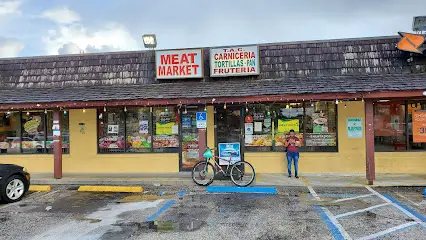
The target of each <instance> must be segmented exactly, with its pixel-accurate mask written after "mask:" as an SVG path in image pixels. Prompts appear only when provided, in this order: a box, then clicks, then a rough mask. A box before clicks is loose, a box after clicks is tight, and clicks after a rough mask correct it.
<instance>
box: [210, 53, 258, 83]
mask: <svg viewBox="0 0 426 240" xmlns="http://www.w3.org/2000/svg"><path fill="white" fill-rule="evenodd" d="M259 69H260V68H259V48H258V46H246V47H230V48H212V49H210V76H211V77H225V76H247V75H259V73H260V70H259Z"/></svg>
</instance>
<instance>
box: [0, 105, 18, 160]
mask: <svg viewBox="0 0 426 240" xmlns="http://www.w3.org/2000/svg"><path fill="white" fill-rule="evenodd" d="M20 117H21V115H20V113H19V112H7V113H0V154H6V153H20V152H21V138H20V136H21V127H20Z"/></svg>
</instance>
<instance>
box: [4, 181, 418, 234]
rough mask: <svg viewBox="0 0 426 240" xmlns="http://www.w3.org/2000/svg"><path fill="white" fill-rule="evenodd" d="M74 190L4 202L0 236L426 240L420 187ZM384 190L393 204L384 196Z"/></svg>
mask: <svg viewBox="0 0 426 240" xmlns="http://www.w3.org/2000/svg"><path fill="white" fill-rule="evenodd" d="M75 189H76V188H75V186H56V187H54V188H53V189H52V191H51V192H47V193H46V192H39V193H31V194H28V195H27V196H26V197H25V198H24V199H23V200H22V201H21V202H18V203H14V204H8V205H5V204H0V239H2V240H3V239H5V240H8V239H52V240H57V239H61V240H62V239H65V240H66V239H79V240H80V239H87V240H91V239H102V240H106V239H111V240H113V239H135V240H136V239H200V238H202V239H245V240H249V239H339V237H341V236H342V235H343V237H346V238H348V239H350V238H351V239H358V238H362V237H366V236H369V237H370V239H375V235H374V234H379V236H380V237H381V238H380V239H425V237H424V236H425V235H426V222H425V221H426V218H424V216H426V201H425V200H424V198H423V196H422V192H423V188H421V187H401V188H396V187H395V188H392V187H389V188H374V189H373V190H374V191H375V192H377V193H378V195H377V194H373V193H372V192H371V191H370V190H369V189H367V188H326V187H324V188H313V189H312V190H313V191H314V194H312V191H310V190H309V189H308V188H307V187H278V188H277V192H278V194H276V195H269V194H252V193H225V194H223V193H221V194H215V193H206V191H205V188H202V187H197V186H193V187H188V186H185V187H177V186H160V187H158V186H144V190H145V192H144V193H143V194H130V193H87V192H84V193H83V192H77V191H76V190H75ZM182 190H184V194H182ZM314 195H315V196H314ZM383 196H385V197H383ZM381 197H382V198H381ZM386 197H389V199H392V201H396V204H392V203H391V202H390V200H389V201H388V202H386V199H387V198H386ZM383 198H384V199H385V200H384V199H383ZM341 199H344V200H341ZM395 206H396V207H395ZM398 206H402V207H400V209H401V208H402V209H405V210H400V209H398ZM327 214H328V215H327ZM333 219H335V220H336V222H337V225H338V226H337V225H336V222H334V223H333ZM336 229H337V230H336Z"/></svg>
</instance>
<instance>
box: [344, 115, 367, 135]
mask: <svg viewBox="0 0 426 240" xmlns="http://www.w3.org/2000/svg"><path fill="white" fill-rule="evenodd" d="M346 127H347V129H348V138H362V132H363V127H362V118H348V119H347V120H346Z"/></svg>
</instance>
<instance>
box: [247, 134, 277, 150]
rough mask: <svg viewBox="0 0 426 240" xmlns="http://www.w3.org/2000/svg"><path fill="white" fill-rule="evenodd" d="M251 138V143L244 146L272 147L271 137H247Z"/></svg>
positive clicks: (266, 135)
mask: <svg viewBox="0 0 426 240" xmlns="http://www.w3.org/2000/svg"><path fill="white" fill-rule="evenodd" d="M246 136H247V135H246ZM249 136H251V142H250V143H247V142H246V146H256V147H271V146H272V135H270V134H265V135H249Z"/></svg>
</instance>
